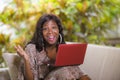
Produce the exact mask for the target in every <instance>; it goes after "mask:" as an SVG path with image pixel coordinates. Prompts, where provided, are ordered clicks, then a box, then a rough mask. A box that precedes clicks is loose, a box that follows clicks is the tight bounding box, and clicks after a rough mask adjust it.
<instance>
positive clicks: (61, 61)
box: [55, 43, 87, 66]
mask: <svg viewBox="0 0 120 80" xmlns="http://www.w3.org/2000/svg"><path fill="white" fill-rule="evenodd" d="M86 48H87V44H83V43H82V44H60V45H59V47H58V52H57V55H56V61H55V66H69V65H79V64H83V61H84V57H85V53H86Z"/></svg>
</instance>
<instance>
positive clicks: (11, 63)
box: [0, 44, 120, 80]
mask: <svg viewBox="0 0 120 80" xmlns="http://www.w3.org/2000/svg"><path fill="white" fill-rule="evenodd" d="M3 58H4V60H5V61H6V63H7V65H8V68H9V69H7V70H8V72H6V74H7V73H9V76H10V78H11V80H17V79H16V77H17V76H16V73H17V69H18V66H19V64H18V63H19V59H20V58H19V56H18V55H17V54H10V53H4V54H3ZM80 67H81V69H82V70H83V71H84V72H85V73H86V74H88V75H89V76H90V77H91V79H92V80H120V48H115V47H108V46H101V45H94V44H88V46H87V51H86V55H85V59H84V63H83V64H82V65H80ZM1 74H2V73H0V75H1ZM6 76H7V77H9V76H8V75H6ZM7 77H4V78H3V77H1V76H0V80H9V79H8V78H7ZM1 78H2V79H1ZM6 78H7V79H6Z"/></svg>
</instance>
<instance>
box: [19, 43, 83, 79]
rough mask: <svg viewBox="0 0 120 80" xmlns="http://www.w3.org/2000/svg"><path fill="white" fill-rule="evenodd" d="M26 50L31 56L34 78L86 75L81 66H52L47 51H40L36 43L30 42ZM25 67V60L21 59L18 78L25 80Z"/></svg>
mask: <svg viewBox="0 0 120 80" xmlns="http://www.w3.org/2000/svg"><path fill="white" fill-rule="evenodd" d="M25 51H26V53H27V54H28V55H29V57H30V65H31V70H32V73H33V76H34V80H77V79H79V78H80V77H81V76H82V75H84V74H83V72H82V71H81V70H80V68H79V66H65V67H58V68H54V67H50V66H49V65H48V64H51V61H50V59H49V58H48V57H47V55H46V52H45V51H44V50H42V51H41V52H38V51H37V50H36V48H35V45H34V44H28V45H27V46H26V48H25ZM24 69H25V68H24V62H23V60H21V63H20V67H19V72H18V80H25V79H24V73H25V72H24V71H25V70H24Z"/></svg>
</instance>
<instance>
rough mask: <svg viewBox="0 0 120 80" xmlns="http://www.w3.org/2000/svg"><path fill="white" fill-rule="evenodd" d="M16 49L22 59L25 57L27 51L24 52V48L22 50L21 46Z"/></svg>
mask: <svg viewBox="0 0 120 80" xmlns="http://www.w3.org/2000/svg"><path fill="white" fill-rule="evenodd" d="M15 49H16V51H17V53H18V54H19V55H20V56H21V57H23V56H24V54H25V51H24V50H23V48H22V47H21V46H20V45H17V46H15Z"/></svg>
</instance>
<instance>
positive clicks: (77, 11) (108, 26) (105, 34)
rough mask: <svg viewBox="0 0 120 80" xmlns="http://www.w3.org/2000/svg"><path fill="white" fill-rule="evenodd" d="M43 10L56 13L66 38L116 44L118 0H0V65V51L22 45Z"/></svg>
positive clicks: (11, 50)
mask: <svg viewBox="0 0 120 80" xmlns="http://www.w3.org/2000/svg"><path fill="white" fill-rule="evenodd" d="M45 13H53V14H56V15H58V16H59V17H60V19H61V21H62V23H63V26H64V35H65V40H66V41H69V42H81V43H84V42H85V43H89V44H97V45H106V46H114V47H120V0H1V1H0V67H4V66H3V65H2V63H3V58H2V53H5V52H9V53H14V52H15V49H14V46H15V45H17V44H20V45H21V46H22V47H24V46H25V44H26V43H27V42H28V41H29V40H30V39H31V37H32V35H33V32H34V29H35V26H36V22H37V20H38V18H39V17H40V16H41V15H42V14H45Z"/></svg>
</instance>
